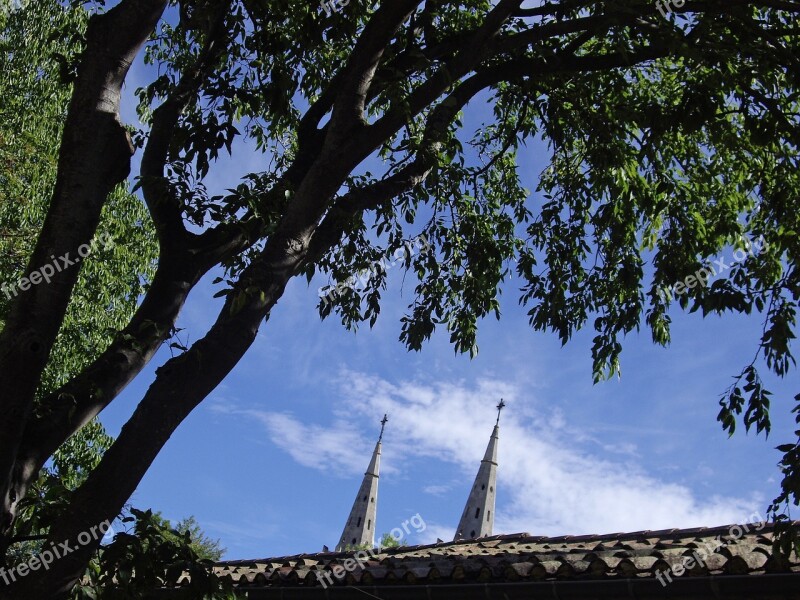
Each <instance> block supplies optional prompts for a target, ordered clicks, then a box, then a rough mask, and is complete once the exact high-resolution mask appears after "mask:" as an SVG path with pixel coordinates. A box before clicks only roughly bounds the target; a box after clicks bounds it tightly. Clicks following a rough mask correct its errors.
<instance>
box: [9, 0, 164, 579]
mask: <svg viewBox="0 0 800 600" xmlns="http://www.w3.org/2000/svg"><path fill="white" fill-rule="evenodd" d="M87 21H88V14H87V13H86V12H85V11H84V10H82V9H70V8H68V7H62V6H61V5H60V3H59V2H57V1H56V0H45V1H42V2H36V3H26V4H24V5H21V6H20V7H19V9H18V10H12V6H11V5H10V4H9V3H7V2H6V3H3V4H2V6H0V32H1V33H0V53H2V56H3V69H2V72H1V73H0V164H2V165H3V167H2V171H0V287H2V289H1V290H0V326H2V324H3V323H4V322H5V320H6V318H7V315H8V312H9V309H10V305H11V301H12V300H13V299H14V298H15V297H16V296H17V295H18V294H19V289H18V282H19V280H20V278H21V277H22V276H23V274H24V269H25V262H24V259H25V258H26V257H27V256H29V255H30V253H31V251H32V250H33V246H34V242H35V240H36V237H37V235H38V233H39V229H40V226H41V223H42V221H43V220H44V218H45V215H46V214H47V209H48V204H49V202H50V196H51V194H52V187H53V183H54V182H55V179H56V171H57V158H58V152H59V146H60V138H61V133H62V129H63V120H64V118H65V116H66V113H67V106H68V103H69V99H70V92H71V88H70V85H69V81H70V80H71V79H72V78H73V77H74V73H73V72H72V68H71V67H70V62H71V61H74V55H75V54H76V52H77V51H78V50H79V48H80V44H81V38H82V36H83V33H84V31H85V29H86V24H87ZM31 114H35V115H37V116H38V118H37V119H31V118H30V115H31ZM148 223H149V220H148V216H147V211H146V209H145V207H144V205H143V204H142V202H141V201H140V200H139V199H138V198H136V197H135V196H133V195H132V194H130V193H127V192H126V191H125V189H124V188H122V187H119V188H117V189H115V190H113V191H112V193H111V194H110V195H109V197H108V199H107V202H106V204H105V206H104V208H103V211H102V214H101V218H100V223H99V225H98V232H97V236H96V239H98V240H103V241H105V242H106V243H103V244H98V245H96V246H95V247H94V248H93V252H92V253H91V254H89V255H88V256H87V257H86V258H85V260H84V262H83V267H82V270H81V273H80V275H79V277H78V281H77V283H76V286H75V289H74V291H73V294H72V296H71V298H70V302H69V304H68V306H67V309H66V314H65V315H64V319H63V323H62V325H61V328H60V331H59V334H58V336H57V338H56V339H55V341H54V346H53V350H52V356H51V359H50V360H49V361H48V363H47V366H46V367H45V369H44V371H43V373H42V378H41V381H40V382H39V385H38V388H37V391H36V396H35V399H34V411H37V410H39V408H40V406H41V405H40V404H39V401H40V400H41V399H42V398H43V397H44V396H46V395H47V394H49V393H52V392H53V391H54V390H56V389H58V388H59V386H61V385H63V384H64V383H66V382H67V381H69V380H70V379H71V378H73V377H74V376H75V375H77V374H78V373H80V372H81V371H82V370H83V369H85V368H86V366H87V365H88V364H89V363H91V361H92V360H94V359H95V358H96V356H97V355H98V354H99V352H100V349H102V348H103V347H105V346H106V345H108V343H109V341H110V340H111V338H112V336H113V334H114V332H115V331H117V330H118V329H120V328H121V327H124V325H125V324H126V323H127V322H128V321H129V320H130V318H131V316H132V314H133V312H134V310H135V309H136V305H137V299H138V297H139V296H140V295H141V294H142V293H143V292H144V287H143V284H144V283H145V281H146V280H147V279H148V278H149V277H150V276H151V275H152V271H153V268H154V263H155V258H156V252H155V251H156V247H155V244H154V243H153V242H152V230H151V227H150V226H149V224H148ZM114 240H117V243H114ZM123 240H124V242H125V243H124V244H121V243H119V242H121V241H123ZM128 244H129V245H128ZM132 248H136V250H135V251H131V249H132ZM73 254H74V253H73ZM50 270H52V271H55V267H53V266H52V263H51V267H49V268H48V270H47V271H46V272H45V273H44V274H48V273H49V272H50ZM48 277H49V275H48ZM62 401H63V402H65V403H68V402H69V401H70V400H69V398H67V397H64V398H62ZM111 441H112V440H111V438H110V437H109V436H108V435H107V434H106V433H105V431H104V429H103V428H102V426H101V425H100V424H99V423H98V422H97V421H95V420H93V421H90V422H89V423H88V424H87V425H86V426H85V427H83V428H82V429H80V431H78V432H77V433H76V434H75V435H74V436H72V437H70V438H69V439H67V440H64V442H63V443H62V444H61V445H60V447H59V448H58V449H57V450H55V452H54V453H53V455H52V463H51V465H49V466H44V467H42V466H40V468H39V469H38V473H37V471H36V470H33V471H31V473H30V476H31V477H32V481H31V485H30V486H28V488H27V493H26V495H25V496H24V497H20V499H19V502H18V512H19V515H18V516H19V518H17V519H15V521H14V523H13V526H12V529H11V531H10V534H9V535H7V536H3V537H2V538H0V563H2V564H8V565H10V566H13V565H14V564H18V563H20V562H23V561H25V560H27V559H28V558H30V557H31V556H32V555H33V554H34V553H35V552H36V551H37V550H38V549H39V548H40V547H41V545H42V539H43V537H46V533H47V530H48V529H49V527H50V525H51V524H52V522H54V521H55V520H57V519H58V518H59V511H60V510H62V509H63V508H64V507H65V506H66V503H67V501H68V497H69V493H70V492H71V491H72V490H75V489H76V488H77V487H78V486H79V485H80V483H82V482H83V481H84V480H85V479H86V476H87V475H88V473H89V472H90V471H91V470H92V469H94V468H95V467H96V466H97V464H98V463H99V461H100V457H101V456H102V453H103V452H104V451H105V450H106V449H107V448H108V447H109V446H110V445H111ZM8 543H12V544H13V546H12V547H11V548H10V549H9V550H8V554H7V549H6V547H7V544H8Z"/></svg>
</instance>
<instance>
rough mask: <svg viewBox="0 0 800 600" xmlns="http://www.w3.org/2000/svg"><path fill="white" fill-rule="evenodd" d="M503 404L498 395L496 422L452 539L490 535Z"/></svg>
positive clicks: (492, 522)
mask: <svg viewBox="0 0 800 600" xmlns="http://www.w3.org/2000/svg"><path fill="white" fill-rule="evenodd" d="M505 405H506V403H505V402H503V400H502V398H501V399H500V404H498V405H497V422H496V423H495V425H494V430H493V431H492V437H491V438H489V445H488V446H487V447H486V453H485V454H484V456H483V460H482V461H481V466H480V467H479V468H478V474H477V475H476V476H475V483H473V484H472V490H470V493H469V498H468V499H467V505H466V506H465V507H464V512H463V513H462V514H461V520H460V521H459V522H458V528H457V529H456V536H455V537H454V538H453V541H455V542H458V541H461V540H473V539H475V538H481V537H486V536H489V535H492V525H493V524H494V515H493V514H492V513H494V498H495V492H496V488H497V442H498V438H499V435H500V411H501V410H503V407H504V406H505Z"/></svg>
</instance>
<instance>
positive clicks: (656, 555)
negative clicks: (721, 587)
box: [178, 526, 800, 597]
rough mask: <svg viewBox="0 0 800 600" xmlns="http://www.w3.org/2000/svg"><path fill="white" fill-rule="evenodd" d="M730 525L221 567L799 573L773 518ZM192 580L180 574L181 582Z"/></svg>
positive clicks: (549, 573) (263, 583) (465, 578)
mask: <svg viewBox="0 0 800 600" xmlns="http://www.w3.org/2000/svg"><path fill="white" fill-rule="evenodd" d="M731 531H732V530H731V528H730V527H713V528H705V527H697V528H692V529H683V530H679V529H662V530H658V531H636V532H632V533H614V534H606V535H582V536H560V537H553V538H546V537H542V536H531V535H530V534H527V533H519V534H511V535H497V536H491V537H488V538H483V539H480V540H471V541H466V542H448V543H437V544H428V545H421V546H411V547H401V548H391V549H385V550H374V551H369V556H368V557H366V558H364V557H363V556H362V558H360V559H354V558H353V553H343V552H338V553H337V552H325V553H318V554H306V555H295V556H289V557H276V558H266V559H261V560H247V561H226V562H223V563H219V564H217V565H216V566H215V567H214V569H215V571H216V572H217V573H218V574H219V575H221V576H226V577H230V578H231V579H232V581H233V582H234V584H235V585H237V586H240V587H247V588H248V589H251V588H256V587H263V588H270V587H281V588H284V587H285V588H288V587H297V588H312V587H320V586H323V585H324V584H323V582H322V581H321V580H320V578H322V579H323V580H324V581H325V582H329V583H326V584H327V585H334V586H337V587H341V586H375V587H376V588H380V587H381V586H424V585H435V586H441V585H450V586H452V585H471V584H479V585H484V584H487V585H495V584H497V585H499V584H503V583H505V584H515V585H524V584H529V585H536V582H550V584H552V585H556V584H559V585H561V584H562V583H566V582H570V581H572V582H579V581H587V582H591V581H608V582H612V581H620V580H622V581H624V580H626V579H627V580H635V581H637V582H638V581H647V580H650V581H651V583H652V582H654V581H655V578H656V575H657V574H659V573H664V572H665V573H667V574H668V575H670V576H671V578H672V579H674V580H679V581H689V580H694V579H697V578H702V577H709V576H714V577H720V578H725V577H734V578H735V577H736V576H747V577H750V576H753V577H757V576H765V577H767V576H771V575H769V574H792V573H794V574H795V575H796V576H797V577H798V579H799V580H800V561H798V560H796V559H795V560H794V561H792V562H788V563H787V562H786V561H781V560H778V559H777V558H776V557H774V556H773V555H772V549H771V543H772V534H771V529H770V527H769V526H767V527H766V528H765V529H764V530H763V531H759V532H755V531H747V532H744V535H743V536H741V537H739V538H736V536H733V535H731V533H730V532H731ZM734 531H735V530H734ZM698 559H700V560H698ZM677 573H681V575H680V576H678V575H677ZM784 577H785V575H784ZM737 581H738V580H737ZM185 583H186V580H185V577H182V578H181V580H180V581H179V582H178V585H182V584H185ZM590 587H591V586H590ZM387 589H388V588H387ZM587 589H589V588H587ZM659 589H660V588H659ZM797 589H798V590H800V582H799V583H798V585H797ZM587 593H588V592H587ZM392 597H395V596H394V595H393V596H392ZM514 597H517V596H514ZM581 597H588V596H586V595H585V594H584V595H583V596H581ZM798 597H800V596H798Z"/></svg>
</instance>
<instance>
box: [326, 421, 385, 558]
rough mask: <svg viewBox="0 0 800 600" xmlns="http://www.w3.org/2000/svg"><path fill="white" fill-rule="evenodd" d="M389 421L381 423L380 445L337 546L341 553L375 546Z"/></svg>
mask: <svg viewBox="0 0 800 600" xmlns="http://www.w3.org/2000/svg"><path fill="white" fill-rule="evenodd" d="M388 420H389V419H388V418H387V416H386V415H383V420H382V421H381V434H380V435H379V436H378V443H377V444H375V450H374V451H373V452H372V459H371V460H370V461H369V467H367V472H366V473H364V480H363V481H362V482H361V487H360V488H358V495H357V496H356V499H355V502H353V508H352V509H350V516H349V517H348V519H347V523H346V524H345V526H344V530H343V531H342V537H341V538H340V539H339V543H338V544H337V545H336V551H337V552H341V551H343V550H344V549H345V548H346V547H347V546H361V545H363V544H368V545H369V546H370V547H372V546H374V545H375V517H376V516H377V513H378V478H379V476H380V475H379V472H380V468H381V440H382V439H383V430H384V428H385V427H386V422H387V421H388Z"/></svg>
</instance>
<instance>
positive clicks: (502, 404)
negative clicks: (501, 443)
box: [495, 398, 506, 425]
mask: <svg viewBox="0 0 800 600" xmlns="http://www.w3.org/2000/svg"><path fill="white" fill-rule="evenodd" d="M505 405H506V403H505V402H503V399H502V398H500V404H498V405H497V422H496V423H495V425H500V411H501V410H503V408H504V407H505Z"/></svg>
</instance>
